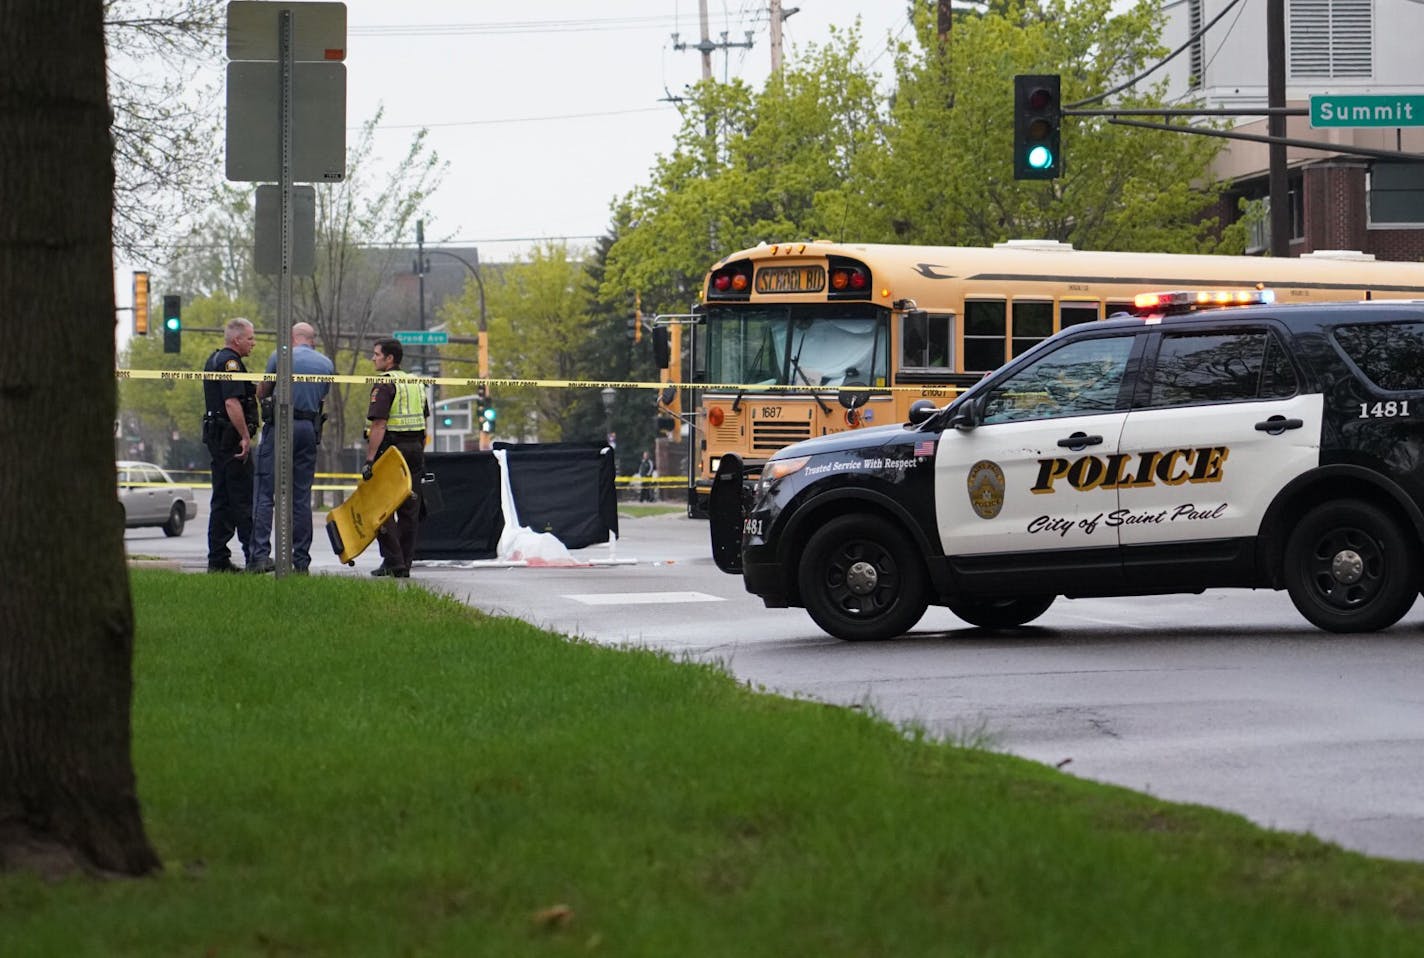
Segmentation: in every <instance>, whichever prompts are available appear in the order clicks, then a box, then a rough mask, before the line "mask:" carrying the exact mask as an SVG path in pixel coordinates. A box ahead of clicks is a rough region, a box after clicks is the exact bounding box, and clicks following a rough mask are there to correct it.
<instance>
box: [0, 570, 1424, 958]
mask: <svg viewBox="0 0 1424 958" xmlns="http://www.w3.org/2000/svg"><path fill="white" fill-rule="evenodd" d="M133 583H134V597H135V607H136V610H137V615H138V650H137V657H136V662H135V672H136V683H137V690H136V696H135V716H134V726H135V728H134V732H135V756H134V757H135V763H136V765H137V769H138V775H139V784H140V790H141V795H142V798H143V803H144V811H145V814H146V819H147V822H148V826H149V830H150V835H151V838H152V839H153V841H154V843H155V845H156V847H157V848H158V849H159V852H160V854H161V855H162V856H163V858H164V861H165V863H166V870H165V872H164V874H163V875H162V876H160V877H158V878H155V879H152V880H141V881H111V882H98V881H91V880H71V881H66V882H62V883H58V884H53V885H48V884H44V883H42V882H40V881H39V880H38V879H34V878H31V877H27V876H15V875H10V876H4V877H0V955H4V956H5V958H20V956H30V955H45V956H49V955H62V956H66V958H69V956H76V955H94V956H111V955H135V956H140V955H141V956H150V955H175V956H180V955H181V956H202V955H218V956H230V955H332V956H345V955H422V956H423V955H452V956H455V955H459V956H464V955H573V954H580V955H581V954H587V953H590V952H591V953H598V954H606V955H620V956H622V955H650V956H700V955H707V956H730V955H735V956H743V955H752V956H758V955H766V956H777V958H781V956H800V955H815V956H823V955H846V956H864V955H886V956H900V955H1043V956H1058V955H1084V956H1087V955H1091V956H1104V955H1109V956H1110V955H1124V956H1126V955H1131V956H1145V955H1151V956H1158V955H1168V956H1173V955H1181V956H1200V955H1219V954H1227V955H1292V956H1297V955H1371V956H1374V955H1406V954H1419V953H1420V952H1421V949H1424V867H1421V866H1418V865H1414V864H1406V863H1395V862H1386V861H1379V860H1374V859H1370V858H1366V857H1364V856H1360V855H1355V854H1350V853H1346V852H1343V851H1340V850H1339V849H1337V848H1335V847H1333V846H1330V845H1327V844H1324V843H1321V842H1319V841H1316V840H1314V839H1312V838H1309V837H1305V836H1297V835H1290V834H1281V833H1272V832H1267V831H1263V830H1260V829H1258V828H1255V827H1253V826H1252V825H1250V824H1249V823H1247V822H1246V821H1244V820H1243V819H1240V818H1238V817H1235V816H1232V815H1227V814H1225V813H1220V812H1215V811H1212V810H1209V809H1204V808H1199V807H1188V806H1178V805H1170V804H1167V803H1163V802H1159V801H1155V800H1153V799H1150V798H1147V797H1144V796H1140V795H1136V794H1134V793H1131V792H1127V791H1123V790H1120V789H1114V788H1110V787H1105V786H1100V785H1096V784H1092V783H1089V782H1085V781H1081V780H1078V779H1075V778H1073V777H1071V776H1067V775H1064V774H1062V773H1059V772H1057V771H1054V770H1053V769H1050V768H1048V767H1046V766H1042V765H1037V764H1033V763H1030V762H1026V761H1021V760H1018V759H1014V758H1011V757H1005V756H1001V755H994V754H991V753H989V752H986V751H981V750H971V749H963V748H957V747H953V746H950V745H944V744H939V743H935V742H930V741H926V740H924V739H923V738H922V737H921V736H919V735H917V734H915V733H914V732H913V731H909V730H906V729H901V728H896V727H894V726H892V725H890V724H888V723H885V722H883V721H879V720H877V719H876V718H875V717H873V716H869V715H865V714H863V713H862V712H860V711H857V710H849V709H841V708H832V707H828V706H824V705H819V704H816V703H812V702H804V701H790V700H786V699H781V698H775V697H772V696H767V695H761V694H757V693H755V692H753V691H750V690H748V689H747V688H745V687H743V686H740V685H738V684H737V683H736V682H735V681H734V680H732V679H730V678H729V677H727V676H726V675H725V674H723V673H721V672H719V671H718V670H716V669H714V668H712V667H709V666H702V665H691V664H679V663H676V662H672V661H669V660H667V659H665V658H663V657H660V656H658V655H655V654H652V653H646V652H629V651H621V650H613V649H607V648H601V647H597V646H594V645H591V644H588V643H582V642H577V641H570V640H567V639H561V638H559V637H557V636H553V635H550V634H548V633H544V632H541V631H539V630H537V629H534V628H533V627H531V626H528V625H525V624H523V623H521V622H517V621H513V620H507V619H492V618H489V617H486V616H483V615H481V614H480V613H477V612H474V611H472V610H469V609H467V608H465V607H463V606H460V605H458V604H457V603H455V602H454V601H452V600H449V599H444V598H440V597H436V596H433V595H431V594H429V593H427V592H425V591H424V590H422V589H420V588H418V587H410V586H402V585H401V584H399V583H394V582H381V583H376V582H362V581H359V580H355V579H347V578H339V577H320V576H318V577H313V578H309V579H284V580H282V581H280V582H278V581H273V580H272V579H270V578H257V577H247V576H232V577H227V576H201V575H183V574H180V573H171V572H163V571H148V570H144V571H135V572H134V573H133ZM213 624H216V625H219V626H221V627H222V628H223V629H224V631H220V632H219V631H213V630H212V625H213ZM1302 787H1309V784H1308V783H1302ZM555 906H566V908H567V912H565V913H562V914H563V915H564V917H563V918H562V919H560V920H546V921H540V920H538V919H537V918H536V916H537V915H539V913H541V912H542V911H544V910H545V909H549V908H553V907H555Z"/></svg>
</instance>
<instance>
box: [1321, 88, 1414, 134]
mask: <svg viewBox="0 0 1424 958" xmlns="http://www.w3.org/2000/svg"><path fill="white" fill-rule="evenodd" d="M1310 125H1311V127H1313V128H1316V129H1319V128H1321V127H1352V126H1376V127H1378V126H1424V96H1414V95H1411V94H1404V93H1378V94H1353V95H1350V96H1335V95H1329V96H1312V97H1311V98H1310Z"/></svg>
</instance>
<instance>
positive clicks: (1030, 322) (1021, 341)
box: [1014, 299, 1053, 356]
mask: <svg viewBox="0 0 1424 958" xmlns="http://www.w3.org/2000/svg"><path fill="white" fill-rule="evenodd" d="M1052 335H1053V304H1052V303H1051V302H1045V301H1043V300H1024V299H1016V300H1014V355H1015V356H1018V355H1021V354H1022V353H1023V352H1024V351H1025V350H1027V349H1028V348H1029V347H1030V346H1033V345H1035V344H1037V343H1039V342H1041V341H1042V340H1045V339H1047V338H1048V337H1049V336H1052Z"/></svg>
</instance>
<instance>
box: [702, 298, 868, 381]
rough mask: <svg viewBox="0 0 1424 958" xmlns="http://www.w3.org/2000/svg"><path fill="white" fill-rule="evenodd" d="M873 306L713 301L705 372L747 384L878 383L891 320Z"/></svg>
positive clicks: (715, 377) (708, 327) (709, 319)
mask: <svg viewBox="0 0 1424 958" xmlns="http://www.w3.org/2000/svg"><path fill="white" fill-rule="evenodd" d="M882 313H883V311H881V310H876V309H874V308H873V307H872V308H869V309H867V307H864V306H859V305H846V306H800V305H797V306H791V307H789V308H788V307H775V308H772V307H751V308H747V307H739V308H725V307H717V308H715V309H710V310H708V311H707V313H706V319H707V364H708V370H707V373H708V377H709V379H710V380H711V381H712V382H714V383H736V384H740V385H745V386H788V385H795V386H800V385H810V386H831V387H838V386H842V385H845V384H847V383H850V382H858V383H860V384H862V385H867V386H883V385H885V383H886V382H887V381H888V378H889V375H890V373H889V365H890V357H889V349H888V348H887V343H886V340H887V338H888V327H887V326H886V324H885V322H884V321H883V320H882V319H881V318H880V315H881V314H882Z"/></svg>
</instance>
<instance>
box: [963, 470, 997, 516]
mask: <svg viewBox="0 0 1424 958" xmlns="http://www.w3.org/2000/svg"><path fill="white" fill-rule="evenodd" d="M967 485H968V486H969V506H970V508H972V509H973V510H974V514H975V515H976V516H978V517H979V518H980V519H993V518H995V517H996V516H998V514H999V510H1001V509H1003V508H1004V488H1005V483H1004V470H1002V469H1000V468H999V466H998V464H997V463H992V462H990V461H989V460H987V459H981V460H979V461H978V462H976V463H975V464H974V465H973V466H971V467H970V469H969V477H968V481H967Z"/></svg>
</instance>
